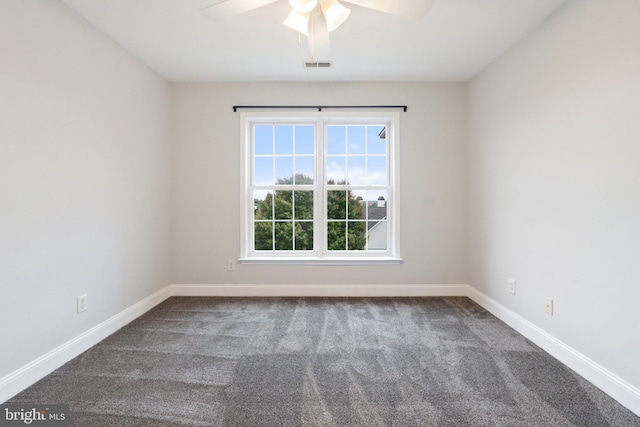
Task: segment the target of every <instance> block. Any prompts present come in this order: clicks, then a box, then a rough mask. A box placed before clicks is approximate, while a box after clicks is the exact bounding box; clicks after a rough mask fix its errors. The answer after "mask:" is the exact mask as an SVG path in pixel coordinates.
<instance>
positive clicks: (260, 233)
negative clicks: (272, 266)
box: [254, 222, 273, 251]
mask: <svg viewBox="0 0 640 427" xmlns="http://www.w3.org/2000/svg"><path fill="white" fill-rule="evenodd" d="M254 248H255V250H256V251H271V250H273V223H272V222H256V223H255V224H254Z"/></svg>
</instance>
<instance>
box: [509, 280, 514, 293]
mask: <svg viewBox="0 0 640 427" xmlns="http://www.w3.org/2000/svg"><path fill="white" fill-rule="evenodd" d="M509 292H510V293H512V294H514V295H515V294H516V281H515V279H509Z"/></svg>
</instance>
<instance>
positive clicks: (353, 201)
mask: <svg viewBox="0 0 640 427" xmlns="http://www.w3.org/2000/svg"><path fill="white" fill-rule="evenodd" d="M347 197H348V198H349V204H348V206H349V219H364V218H365V217H364V215H365V211H364V209H365V202H364V199H363V198H362V196H360V195H359V194H358V193H356V192H355V191H348V192H347Z"/></svg>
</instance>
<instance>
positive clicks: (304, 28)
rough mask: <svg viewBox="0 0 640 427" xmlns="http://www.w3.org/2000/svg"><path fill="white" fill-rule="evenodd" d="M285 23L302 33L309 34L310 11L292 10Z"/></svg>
mask: <svg viewBox="0 0 640 427" xmlns="http://www.w3.org/2000/svg"><path fill="white" fill-rule="evenodd" d="M283 24H284V25H285V26H287V27H289V28H291V29H292V30H295V31H296V32H298V33H300V34H304V35H305V36H308V35H309V13H299V12H297V11H295V10H292V11H291V13H290V14H289V16H288V17H287V19H285V20H284V22H283Z"/></svg>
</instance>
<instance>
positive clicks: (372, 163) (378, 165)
mask: <svg viewBox="0 0 640 427" xmlns="http://www.w3.org/2000/svg"><path fill="white" fill-rule="evenodd" d="M367 184H369V185H387V158H386V157H385V156H367Z"/></svg>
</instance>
